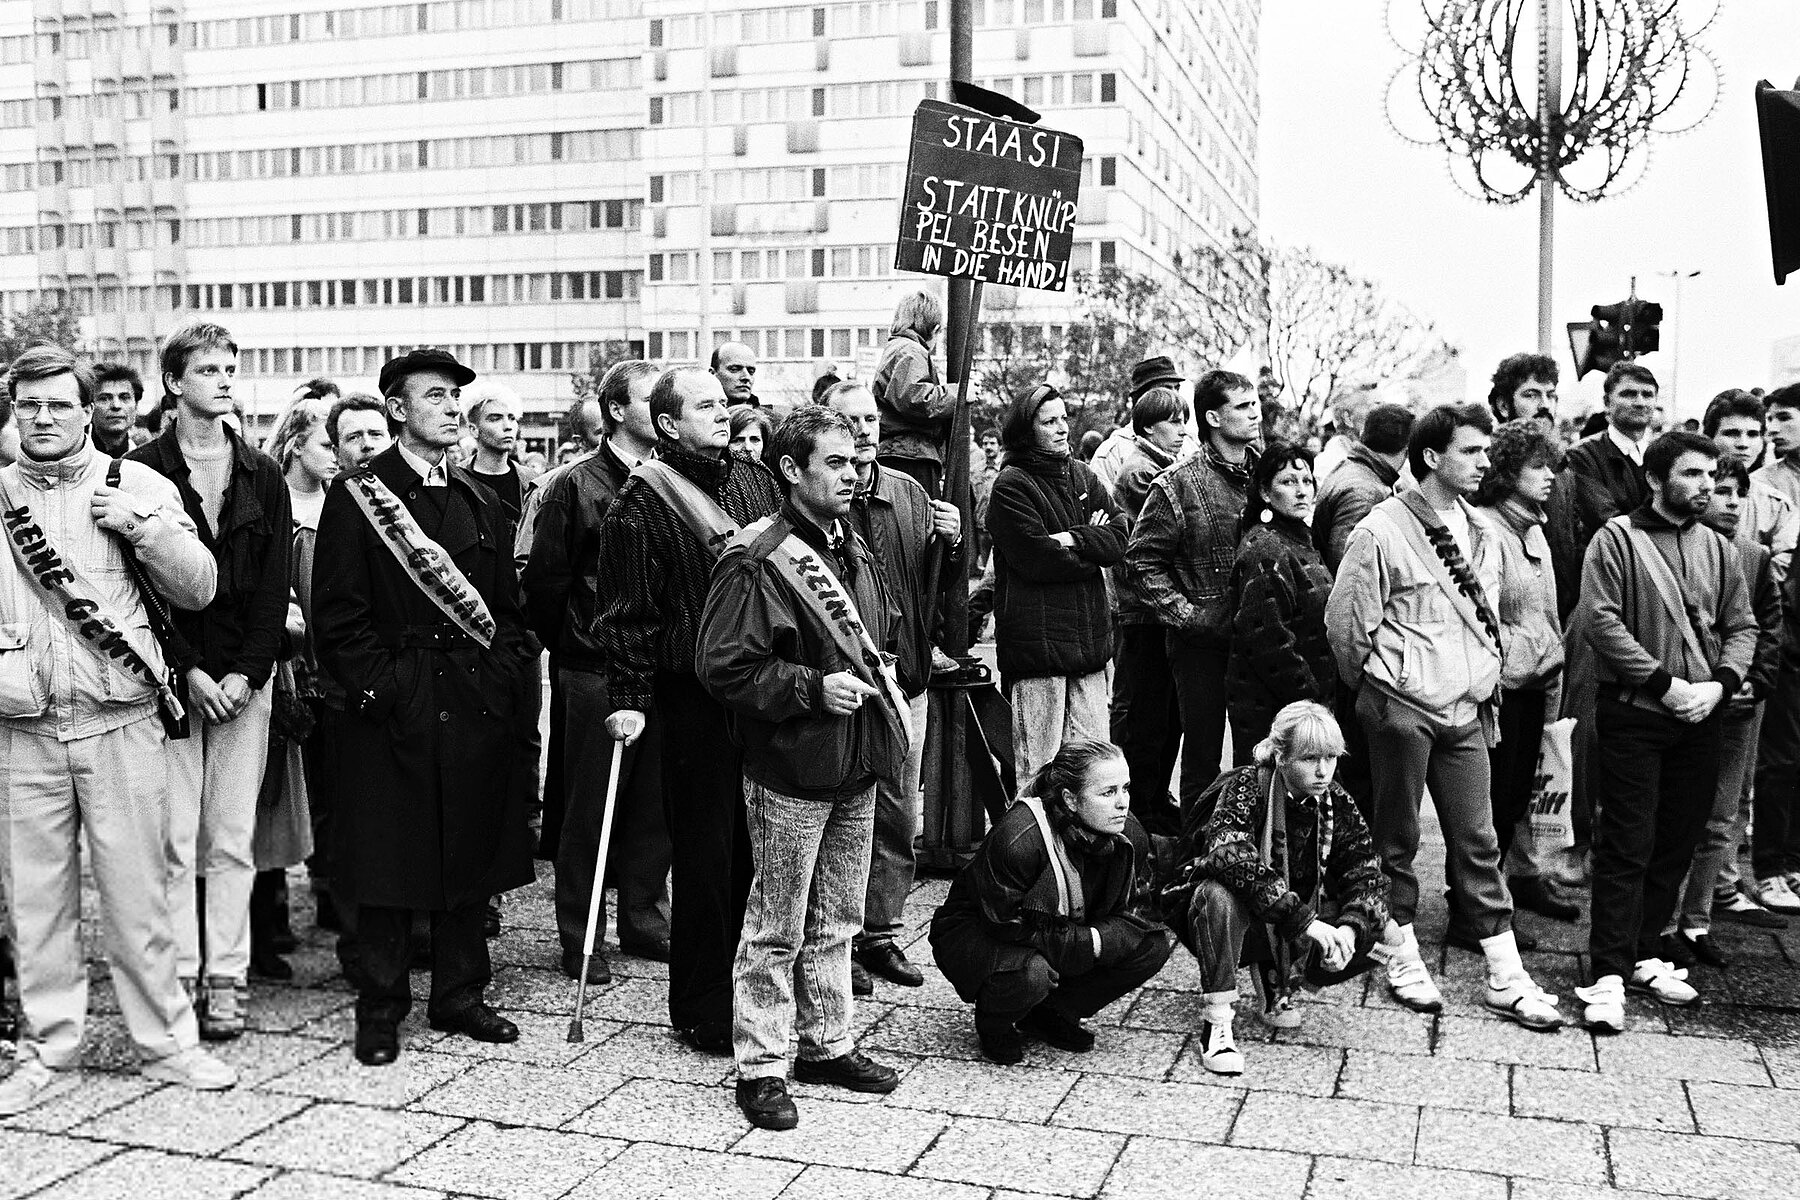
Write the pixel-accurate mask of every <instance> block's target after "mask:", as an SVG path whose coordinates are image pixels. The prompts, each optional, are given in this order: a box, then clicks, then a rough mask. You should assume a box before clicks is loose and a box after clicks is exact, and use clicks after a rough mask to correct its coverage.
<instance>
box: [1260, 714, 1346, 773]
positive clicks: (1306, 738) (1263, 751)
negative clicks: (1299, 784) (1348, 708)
mask: <svg viewBox="0 0 1800 1200" xmlns="http://www.w3.org/2000/svg"><path fill="white" fill-rule="evenodd" d="M1344 753H1345V746H1344V730H1343V727H1342V726H1340V725H1339V724H1338V719H1337V718H1336V717H1334V716H1332V715H1331V710H1330V709H1329V708H1326V707H1325V706H1324V705H1323V704H1320V703H1318V702H1317V701H1313V700H1296V701H1294V702H1293V703H1292V704H1290V705H1288V706H1287V707H1286V708H1283V709H1282V710H1281V711H1280V712H1278V713H1276V714H1275V720H1274V723H1273V724H1271V725H1270V726H1269V736H1268V737H1266V738H1264V739H1263V740H1262V741H1260V742H1258V743H1257V744H1256V751H1255V755H1256V761H1257V762H1258V763H1261V764H1262V765H1263V766H1273V765H1274V764H1275V763H1277V762H1293V761H1294V760H1295V759H1297V758H1342V757H1344Z"/></svg>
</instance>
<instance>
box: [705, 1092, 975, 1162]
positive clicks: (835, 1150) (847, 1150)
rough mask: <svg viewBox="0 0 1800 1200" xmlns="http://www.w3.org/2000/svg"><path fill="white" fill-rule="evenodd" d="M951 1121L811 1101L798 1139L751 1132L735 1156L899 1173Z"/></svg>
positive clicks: (785, 1134) (802, 1108)
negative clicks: (748, 1155)
mask: <svg viewBox="0 0 1800 1200" xmlns="http://www.w3.org/2000/svg"><path fill="white" fill-rule="evenodd" d="M949 1124H950V1118H949V1117H947V1116H945V1115H944V1114H942V1113H922V1112H909V1111H907V1110H905V1109H898V1108H896V1109H885V1110H882V1111H881V1112H880V1113H879V1114H877V1113H876V1112H875V1111H873V1110H871V1109H869V1108H867V1107H865V1106H863V1105H860V1104H845V1103H843V1102H842V1101H838V1100H810V1101H808V1102H807V1103H805V1104H804V1105H801V1106H800V1136H799V1137H795V1136H794V1134H793V1133H792V1132H791V1131H789V1132H777V1131H775V1130H770V1129H752V1130H750V1132H749V1133H747V1134H746V1135H745V1136H744V1138H743V1140H742V1141H740V1142H738V1143H737V1144H736V1145H735V1146H733V1147H732V1148H731V1149H732V1152H733V1153H734V1154H753V1155H756V1156H758V1157H760V1158H786V1159H792V1160H794V1161H795V1162H805V1163H818V1164H821V1165H823V1166H828V1167H867V1168H869V1169H870V1170H876V1171H888V1172H891V1173H893V1174H899V1173H900V1172H902V1171H905V1170H906V1169H907V1168H908V1167H909V1166H911V1165H912V1164H913V1163H914V1162H916V1161H917V1160H918V1158H919V1155H921V1154H923V1153H925V1148H926V1147H927V1146H929V1145H931V1143H932V1142H933V1141H935V1140H936V1139H937V1136H938V1134H940V1133H942V1132H943V1131H944V1129H945V1127H946V1126H948V1125H949Z"/></svg>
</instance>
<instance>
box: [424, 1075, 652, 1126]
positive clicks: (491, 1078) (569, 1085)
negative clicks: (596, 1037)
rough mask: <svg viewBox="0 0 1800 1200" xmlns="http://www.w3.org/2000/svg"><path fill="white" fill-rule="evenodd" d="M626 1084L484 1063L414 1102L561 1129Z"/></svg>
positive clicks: (432, 1109)
mask: <svg viewBox="0 0 1800 1200" xmlns="http://www.w3.org/2000/svg"><path fill="white" fill-rule="evenodd" d="M624 1082H625V1080H624V1078H623V1077H622V1076H618V1075H609V1074H605V1073H602V1072H598V1071H577V1070H557V1069H555V1068H551V1067H533V1066H528V1065H526V1064H524V1063H508V1062H478V1063H476V1064H475V1065H474V1066H473V1067H472V1068H471V1069H469V1070H467V1071H465V1072H463V1073H462V1074H461V1075H458V1076H457V1077H456V1078H454V1079H452V1080H450V1081H449V1082H447V1083H445V1084H444V1085H443V1086H442V1087H438V1088H433V1089H432V1090H431V1091H429V1092H427V1093H425V1094H424V1095H423V1096H420V1097H419V1098H418V1099H417V1100H415V1101H413V1105H412V1107H414V1108H416V1109H419V1110H421V1111H423V1112H434V1113H443V1114H445V1115H446V1116H452V1117H469V1118H472V1119H475V1120H481V1121H492V1122H493V1123H494V1124H496V1125H536V1126H539V1127H541V1128H544V1129H556V1128H559V1127H560V1126H562V1125H563V1124H565V1123H566V1122H568V1121H569V1120H571V1119H573V1118H574V1117H576V1116H577V1115H579V1114H581V1113H583V1112H585V1111H587V1110H588V1109H589V1108H592V1107H593V1106H594V1105H595V1104H597V1103H599V1102H600V1100H601V1099H602V1098H604V1097H605V1096H606V1095H607V1094H608V1093H609V1092H611V1091H612V1090H613V1089H614V1088H617V1087H618V1086H619V1085H620V1084H621V1083H624Z"/></svg>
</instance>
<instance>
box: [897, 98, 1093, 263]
mask: <svg viewBox="0 0 1800 1200" xmlns="http://www.w3.org/2000/svg"><path fill="white" fill-rule="evenodd" d="M1081 152H1082V146H1081V139H1080V138H1078V137H1076V136H1075V135H1074V134H1072V133H1063V132H1060V131H1058V130H1054V129H1044V128H1042V127H1040V126H1036V125H1021V124H1019V123H1018V122H1017V121H1006V120H1002V119H1000V118H998V117H990V116H987V115H985V114H983V113H980V112H977V111H976V110H975V109H972V108H965V107H963V106H962V105H960V104H949V103H946V102H945V101H942V100H924V101H921V102H920V103H919V107H918V109H917V111H915V112H914V113H913V128H912V150H911V153H910V154H908V156H907V160H906V195H905V199H904V201H903V203H902V205H901V209H900V241H899V245H898V247H897V248H896V250H895V252H894V267H895V269H896V270H901V271H918V272H921V273H923V274H927V275H952V276H956V277H958V278H962V279H980V280H983V281H985V282H987V283H1000V284H1007V285H1009V286H1012V287H1024V288H1038V289H1041V290H1043V291H1050V292H1060V291H1062V290H1063V289H1064V288H1065V287H1066V286H1067V285H1068V282H1069V251H1070V250H1071V249H1072V248H1073V245H1074V239H1075V201H1076V198H1077V195H1078V193H1079V191H1080V189H1081Z"/></svg>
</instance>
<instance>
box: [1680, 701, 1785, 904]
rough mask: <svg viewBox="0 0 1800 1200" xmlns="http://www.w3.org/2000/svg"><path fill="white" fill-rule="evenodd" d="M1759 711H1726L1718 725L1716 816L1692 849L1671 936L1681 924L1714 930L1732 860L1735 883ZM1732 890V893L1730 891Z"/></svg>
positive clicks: (1711, 819)
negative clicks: (1719, 893) (1719, 891)
mask: <svg viewBox="0 0 1800 1200" xmlns="http://www.w3.org/2000/svg"><path fill="white" fill-rule="evenodd" d="M1760 716H1761V714H1760V712H1759V711H1758V710H1757V709H1755V708H1749V709H1743V708H1729V707H1727V708H1726V709H1725V712H1724V715H1723V716H1722V717H1721V718H1720V723H1719V785H1718V787H1717V788H1716V789H1715V790H1714V792H1713V807H1712V813H1711V814H1710V815H1709V816H1708V817H1707V819H1706V828H1705V830H1704V831H1702V832H1701V834H1700V844H1699V845H1698V846H1696V847H1694V861H1693V863H1692V864H1691V865H1690V866H1689V867H1688V873H1687V881H1686V882H1685V883H1683V884H1682V885H1681V898H1680V900H1679V902H1678V903H1677V905H1676V908H1675V915H1674V916H1673V917H1671V918H1670V919H1669V926H1670V929H1669V932H1673V929H1674V926H1675V925H1676V924H1678V923H1679V925H1680V926H1681V928H1683V929H1686V930H1688V931H1690V932H1692V933H1706V932H1708V931H1709V930H1711V929H1712V903H1713V893H1714V890H1715V889H1716V888H1717V886H1718V883H1719V880H1720V878H1721V877H1722V876H1723V874H1724V866H1725V860H1726V859H1727V858H1730V859H1731V860H1732V872H1731V884H1732V886H1735V885H1736V883H1737V848H1738V841H1737V840H1736V839H1738V838H1741V837H1742V836H1743V830H1742V828H1741V827H1740V826H1739V825H1738V814H1739V812H1740V811H1741V810H1742V809H1743V807H1744V784H1745V782H1746V781H1747V780H1748V779H1749V778H1750V774H1751V772H1752V771H1753V770H1754V769H1755V767H1756V731H1757V730H1758V729H1759V728H1761V726H1762V722H1761V720H1760V719H1759V718H1760ZM1728 891H1729V889H1728Z"/></svg>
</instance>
